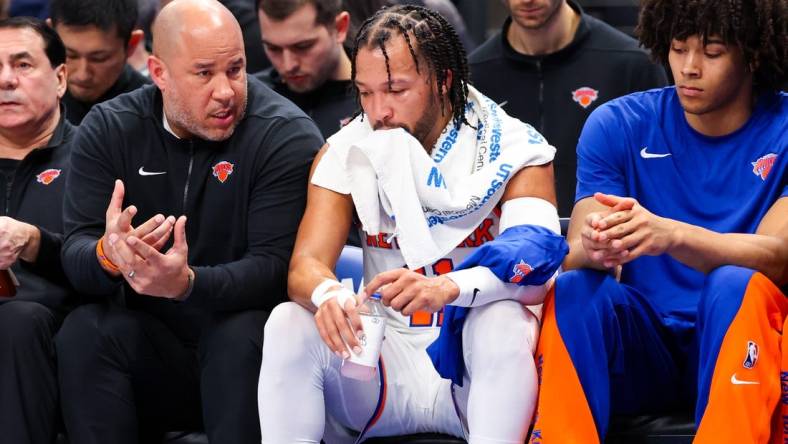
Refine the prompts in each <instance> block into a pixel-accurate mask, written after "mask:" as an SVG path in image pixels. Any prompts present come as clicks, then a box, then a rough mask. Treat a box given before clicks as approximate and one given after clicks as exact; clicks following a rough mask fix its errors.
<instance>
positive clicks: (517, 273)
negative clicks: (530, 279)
mask: <svg viewBox="0 0 788 444" xmlns="http://www.w3.org/2000/svg"><path fill="white" fill-rule="evenodd" d="M532 271H534V269H533V268H532V267H531V266H530V265H528V264H526V263H525V261H524V260H522V259H520V263H519V264H516V265H515V266H514V268H513V269H512V272H513V273H514V274H513V275H512V277H510V278H509V282H511V283H513V284H517V283H520V281H522V280H523V279H525V277H526V276H528V275H529V274H530V273H531V272H532Z"/></svg>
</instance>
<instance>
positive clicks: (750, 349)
mask: <svg viewBox="0 0 788 444" xmlns="http://www.w3.org/2000/svg"><path fill="white" fill-rule="evenodd" d="M757 362H758V344H756V343H755V341H747V357H745V358H744V362H742V365H743V366H744V368H753V367H755V364H756V363H757Z"/></svg>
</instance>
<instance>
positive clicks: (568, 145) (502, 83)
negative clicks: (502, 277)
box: [469, 0, 667, 216]
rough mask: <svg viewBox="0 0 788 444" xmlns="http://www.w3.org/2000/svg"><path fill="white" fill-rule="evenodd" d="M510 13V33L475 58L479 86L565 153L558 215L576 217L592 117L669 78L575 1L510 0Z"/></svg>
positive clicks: (558, 173)
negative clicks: (580, 165) (580, 149)
mask: <svg viewBox="0 0 788 444" xmlns="http://www.w3.org/2000/svg"><path fill="white" fill-rule="evenodd" d="M508 8H509V11H510V13H511V16H510V18H508V19H507V20H506V22H505V23H504V25H503V30H502V31H501V32H499V33H498V34H496V35H494V36H493V37H492V38H490V39H489V40H487V41H486V42H485V43H484V44H482V45H481V46H480V47H479V48H478V49H477V50H476V51H474V52H473V53H472V54H471V55H470V57H469V59H470V69H471V80H472V82H473V84H474V85H475V86H476V87H477V88H478V89H479V90H480V91H481V92H483V93H484V94H486V95H487V96H489V97H490V98H491V99H493V100H495V101H496V102H498V103H500V104H501V105H503V106H504V110H506V112H507V113H508V114H509V115H511V116H514V117H517V118H518V119H520V120H522V121H524V122H527V123H530V124H532V125H533V126H534V127H536V129H537V130H538V131H539V132H540V133H541V134H542V135H544V136H545V138H547V140H548V141H549V142H550V143H551V144H553V146H555V147H556V148H557V149H558V152H557V153H556V157H555V162H554V165H555V177H556V191H557V193H558V213H559V214H560V215H561V216H569V215H570V213H571V210H572V206H573V204H574V195H575V170H576V169H577V157H576V154H575V146H576V145H577V138H578V136H579V134H580V130H581V129H582V128H583V123H584V122H585V120H586V118H587V117H588V115H589V114H590V113H591V111H593V110H594V109H595V108H596V107H597V106H599V105H600V104H602V103H604V102H606V101H608V100H610V99H613V98H616V97H619V96H622V95H625V94H628V93H630V92H634V91H641V90H645V89H650V88H654V87H658V86H663V85H665V84H666V83H667V79H666V77H665V71H664V69H663V68H661V67H659V66H656V65H654V64H652V63H651V62H650V61H649V59H648V54H647V53H646V52H645V51H643V50H642V49H640V48H639V47H638V43H637V41H635V40H634V39H633V38H631V37H629V36H627V35H625V34H624V33H622V32H620V31H618V30H616V29H614V28H612V27H611V26H609V25H607V24H605V23H603V22H601V21H600V20H597V19H595V18H594V17H591V16H590V15H587V14H585V13H583V10H582V9H581V8H580V6H579V5H578V4H577V3H575V2H574V1H573V0H538V1H527V0H508Z"/></svg>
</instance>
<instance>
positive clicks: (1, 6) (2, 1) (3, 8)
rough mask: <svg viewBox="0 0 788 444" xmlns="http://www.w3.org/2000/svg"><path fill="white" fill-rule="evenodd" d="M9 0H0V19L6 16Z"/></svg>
mask: <svg viewBox="0 0 788 444" xmlns="http://www.w3.org/2000/svg"><path fill="white" fill-rule="evenodd" d="M8 2H9V0H0V19H4V18H8Z"/></svg>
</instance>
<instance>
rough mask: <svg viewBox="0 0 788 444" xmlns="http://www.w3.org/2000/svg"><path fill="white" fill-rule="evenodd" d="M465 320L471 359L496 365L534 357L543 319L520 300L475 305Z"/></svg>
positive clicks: (465, 339)
mask: <svg viewBox="0 0 788 444" xmlns="http://www.w3.org/2000/svg"><path fill="white" fill-rule="evenodd" d="M465 322H466V324H465V327H464V329H463V342H464V343H466V344H468V348H469V350H468V352H469V353H468V357H469V361H472V362H476V363H483V364H484V365H485V366H488V367H490V368H495V367H498V366H500V365H507V363H516V362H521V361H522V360H523V359H533V350H534V348H535V346H536V341H537V338H538V335H539V322H538V321H537V319H536V317H535V316H534V315H533V314H532V313H531V312H530V311H528V310H527V309H525V308H524V307H523V306H522V305H520V303H518V302H516V301H498V302H494V303H491V304H487V305H484V306H482V307H477V308H474V309H472V310H471V311H470V313H469V314H468V318H467V320H466V321H465ZM469 363H470V362H469Z"/></svg>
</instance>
